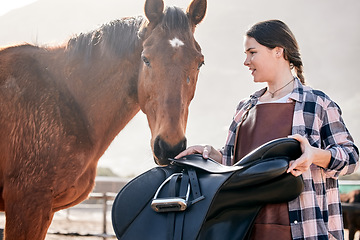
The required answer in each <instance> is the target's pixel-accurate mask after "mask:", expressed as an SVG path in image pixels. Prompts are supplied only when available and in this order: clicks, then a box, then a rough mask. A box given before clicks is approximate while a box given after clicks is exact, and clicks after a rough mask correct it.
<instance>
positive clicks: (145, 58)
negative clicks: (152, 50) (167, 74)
mask: <svg viewBox="0 0 360 240" xmlns="http://www.w3.org/2000/svg"><path fill="white" fill-rule="evenodd" d="M141 59H142V60H143V62H144V63H145V65H146V66H148V67H150V61H149V59H147V57H145V56H142V57H141Z"/></svg>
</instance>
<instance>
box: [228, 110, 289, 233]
mask: <svg viewBox="0 0 360 240" xmlns="http://www.w3.org/2000/svg"><path fill="white" fill-rule="evenodd" d="M294 107H295V103H264V104H258V105H256V106H254V107H253V108H251V109H250V110H249V112H248V113H247V117H246V118H245V119H244V120H243V121H242V123H241V124H240V126H239V127H238V129H237V133H236V134H237V136H236V138H235V139H236V143H235V156H234V159H235V162H237V161H239V160H240V159H241V158H242V157H243V156H245V155H246V154H248V153H249V152H251V151H252V150H254V149H256V148H257V147H259V146H260V145H262V144H264V143H266V142H268V141H270V140H273V139H276V138H282V137H287V136H288V135H290V134H291V128H292V120H293V114H294ZM250 239H256V240H258V239H267V240H290V239H292V237H291V230H290V222H289V211H288V205H287V203H280V204H267V205H265V206H264V207H263V208H262V209H261V211H260V212H259V214H258V216H257V217H256V219H255V223H254V226H253V229H252V233H251V236H250Z"/></svg>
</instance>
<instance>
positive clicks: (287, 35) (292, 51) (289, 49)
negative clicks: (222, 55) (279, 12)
mask: <svg viewBox="0 0 360 240" xmlns="http://www.w3.org/2000/svg"><path fill="white" fill-rule="evenodd" d="M246 36H248V37H252V38H254V39H255V40H256V41H257V42H258V43H260V44H261V45H263V46H265V47H268V48H270V49H273V48H275V47H281V48H283V49H284V58H285V60H288V61H289V62H290V65H291V66H292V68H295V72H296V75H297V76H298V78H299V79H300V81H301V83H303V84H305V78H304V75H303V63H302V60H301V57H300V51H299V46H298V43H297V41H296V39H295V36H294V34H293V33H292V32H291V31H290V29H289V27H288V26H287V25H286V24H285V23H283V22H282V21H280V20H268V21H263V22H259V23H257V24H255V25H254V26H252V27H251V28H250V29H249V30H248V31H247V32H246Z"/></svg>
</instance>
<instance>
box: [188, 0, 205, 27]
mask: <svg viewBox="0 0 360 240" xmlns="http://www.w3.org/2000/svg"><path fill="white" fill-rule="evenodd" d="M206 8H207V1H206V0H193V1H192V2H191V3H190V5H189V7H188V9H187V11H186V12H187V15H188V17H189V19H190V21H191V23H192V24H193V28H195V26H196V25H197V24H199V23H200V22H201V21H202V20H203V19H204V17H205V14H206Z"/></svg>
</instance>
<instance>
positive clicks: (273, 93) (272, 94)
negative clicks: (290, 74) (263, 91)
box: [268, 78, 294, 98]
mask: <svg viewBox="0 0 360 240" xmlns="http://www.w3.org/2000/svg"><path fill="white" fill-rule="evenodd" d="M292 81H294V78H293V79H291V81H290V82H288V83H287V84H285V86H283V87H281V88H279V89H278V90H276V91H274V92H270V91H269V90H268V92H269V93H270V94H271V98H274V96H275V93H277V92H278V91H280V90H281V89H284V88H285V87H286V86H287V85H289V84H290V83H292Z"/></svg>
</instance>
